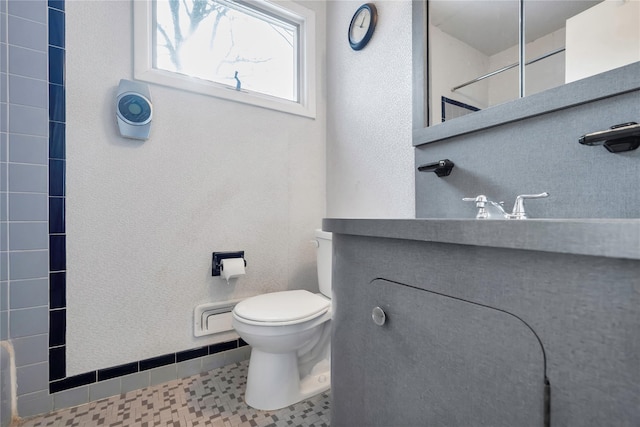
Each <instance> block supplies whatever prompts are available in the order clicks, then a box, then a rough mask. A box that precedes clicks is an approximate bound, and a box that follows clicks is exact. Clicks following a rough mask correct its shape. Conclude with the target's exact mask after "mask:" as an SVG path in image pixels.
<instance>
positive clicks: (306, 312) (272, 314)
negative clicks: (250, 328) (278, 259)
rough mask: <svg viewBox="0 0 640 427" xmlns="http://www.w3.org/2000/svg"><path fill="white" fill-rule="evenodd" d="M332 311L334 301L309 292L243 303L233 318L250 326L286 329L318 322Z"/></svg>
mask: <svg viewBox="0 0 640 427" xmlns="http://www.w3.org/2000/svg"><path fill="white" fill-rule="evenodd" d="M330 307H331V301H330V300H328V299H326V298H324V297H322V296H320V295H316V294H313V293H311V292H309V291H305V290H294V291H282V292H272V293H269V294H263V295H258V296H255V297H251V298H247V299H246V300H244V301H241V302H239V303H238V304H237V305H236V306H235V308H234V310H233V316H234V317H235V318H236V319H237V320H239V321H241V322H244V323H247V324H250V325H263V326H286V325H295V324H297V323H303V322H306V321H309V320H312V319H315V318H316V317H318V316H321V315H322V314H324V313H326V312H327V311H328V310H329V308H330Z"/></svg>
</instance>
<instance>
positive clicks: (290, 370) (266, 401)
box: [245, 348, 331, 411]
mask: <svg viewBox="0 0 640 427" xmlns="http://www.w3.org/2000/svg"><path fill="white" fill-rule="evenodd" d="M330 370H331V367H330V363H329V361H328V360H324V361H321V362H320V363H318V364H317V365H316V367H315V368H314V369H313V370H312V371H311V373H310V374H309V375H307V376H306V377H304V378H303V379H302V380H301V379H300V375H299V371H298V356H297V353H296V352H295V351H293V352H288V353H276V354H274V353H265V352H263V351H260V350H257V349H255V348H253V349H252V350H251V359H250V360H249V372H248V374H247V389H246V392H245V402H246V403H247V405H249V406H251V407H252V408H256V409H261V410H267V411H268V410H275V409H281V408H285V407H287V406H289V405H293V404H294V403H297V402H300V401H301V400H304V399H307V398H309V397H311V396H314V395H316V394H318V393H322V392H323V391H327V390H328V389H329V388H330V387H331V373H330Z"/></svg>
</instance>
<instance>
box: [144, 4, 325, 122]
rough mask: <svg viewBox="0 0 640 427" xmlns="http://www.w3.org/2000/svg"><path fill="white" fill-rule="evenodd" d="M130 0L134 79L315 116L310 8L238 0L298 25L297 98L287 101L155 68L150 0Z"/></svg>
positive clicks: (313, 24) (313, 21)
mask: <svg viewBox="0 0 640 427" xmlns="http://www.w3.org/2000/svg"><path fill="white" fill-rule="evenodd" d="M132 3H133V31H134V46H133V63H134V66H133V77H134V79H136V80H141V81H145V82H148V83H154V84H158V85H162V86H168V87H173V88H176V89H181V90H186V91H189V92H194V93H199V94H203V95H208V96H213V97H216V98H222V99H226V100H229V101H235V102H241V103H244V104H250V105H255V106H257V107H262V108H267V109H271V110H276V111H282V112H285V113H289V114H294V115H298V116H303V117H309V118H315V117H316V64H315V60H316V17H315V12H314V11H313V10H311V9H307V8H306V7H303V6H301V5H299V4H297V3H294V2H292V1H288V0H283V1H277V2H276V1H267V0H250V1H237V3H238V4H240V5H241V6H243V7H245V8H247V7H248V8H253V9H256V10H258V11H261V12H263V13H267V14H268V15H271V16H274V17H276V18H281V19H283V20H286V21H289V22H295V23H296V24H298V25H299V40H298V52H297V55H298V76H297V79H298V101H290V100H286V99H283V98H278V97H275V96H270V95H265V94H261V93H258V92H252V91H248V90H245V89H241V90H240V91H238V90H236V89H235V88H234V87H231V86H227V85H224V84H221V83H216V82H212V81H208V80H204V79H200V78H197V77H191V76H188V75H184V74H179V73H175V72H172V71H167V70H161V69H157V68H154V66H153V64H154V61H153V51H154V49H153V43H154V35H153V31H154V16H153V9H154V7H153V0H143V1H140V0H136V1H134V2H132Z"/></svg>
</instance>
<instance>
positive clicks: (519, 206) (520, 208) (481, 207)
mask: <svg viewBox="0 0 640 427" xmlns="http://www.w3.org/2000/svg"><path fill="white" fill-rule="evenodd" d="M543 197H549V193H547V192H546V191H545V192H544V193H540V194H521V195H519V196H517V197H516V202H515V203H514V205H513V210H512V212H511V213H508V212H506V211H505V210H504V207H503V206H502V204H503V202H500V203H497V202H494V201H492V200H488V199H487V196H485V195H483V194H481V195H479V196H477V197H465V198H463V199H462V200H463V201H465V202H476V207H477V208H478V213H477V215H476V219H488V218H490V217H491V215H490V214H489V212H488V211H487V209H486V205H487V204H490V205H491V206H494V207H495V208H496V209H498V211H499V212H500V215H501V216H502V217H503V218H505V219H527V213H526V212H525V210H524V201H525V199H540V198H543Z"/></svg>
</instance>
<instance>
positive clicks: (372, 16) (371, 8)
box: [349, 3, 378, 50]
mask: <svg viewBox="0 0 640 427" xmlns="http://www.w3.org/2000/svg"><path fill="white" fill-rule="evenodd" d="M377 21H378V11H377V9H376V6H375V5H374V4H373V3H366V4H363V5H362V6H360V7H359V8H358V10H356V13H354V14H353V18H351V23H350V24H349V45H350V46H351V49H353V50H360V49H362V48H364V47H365V46H366V45H367V43H369V40H371V36H372V35H373V31H374V30H375V29H376V22H377Z"/></svg>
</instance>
